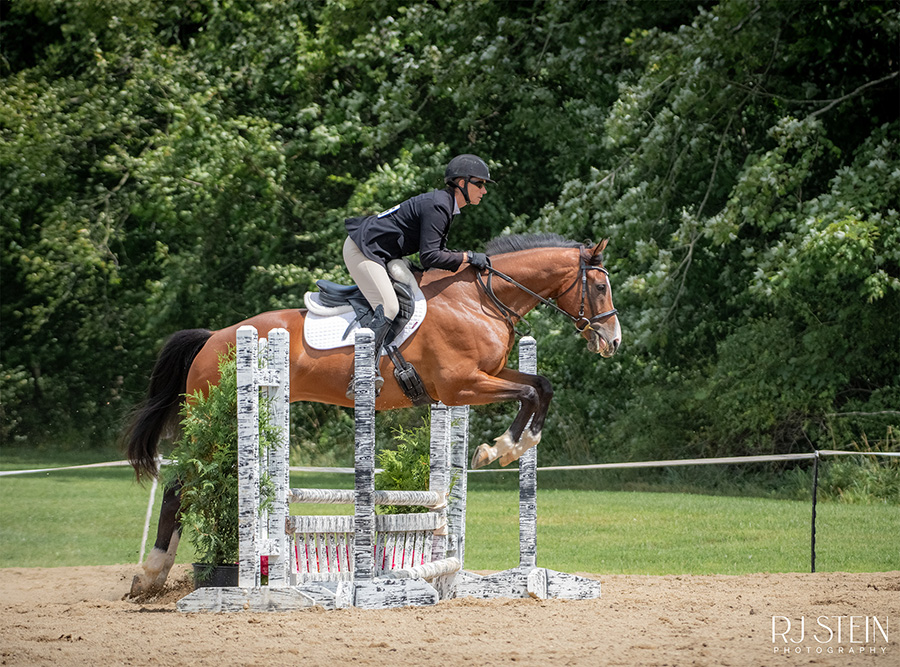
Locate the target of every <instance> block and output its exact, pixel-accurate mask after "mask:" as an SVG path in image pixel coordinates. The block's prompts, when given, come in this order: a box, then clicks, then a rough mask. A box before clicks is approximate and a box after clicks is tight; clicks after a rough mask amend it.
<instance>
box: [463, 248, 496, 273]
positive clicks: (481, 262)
mask: <svg viewBox="0 0 900 667" xmlns="http://www.w3.org/2000/svg"><path fill="white" fill-rule="evenodd" d="M467 254H468V256H469V264H471V265H472V266H474V267H475V268H476V269H478V270H479V271H484V270H485V269H486V268H487V267H488V265H489V264H490V263H491V261H490V260H489V259H488V256H487V255H485V254H484V253H483V252H472V251H471V250H469V251H468V253H467Z"/></svg>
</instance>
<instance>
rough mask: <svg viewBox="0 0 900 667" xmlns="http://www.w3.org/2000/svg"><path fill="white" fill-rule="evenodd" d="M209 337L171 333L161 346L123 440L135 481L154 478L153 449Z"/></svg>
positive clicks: (206, 334) (190, 332)
mask: <svg viewBox="0 0 900 667" xmlns="http://www.w3.org/2000/svg"><path fill="white" fill-rule="evenodd" d="M210 336H212V332H210V331H207V330H206V329H187V330H185V331H179V332H178V333H175V334H172V335H171V336H170V337H169V339H168V340H167V341H166V343H165V345H163V348H162V350H160V352H159V356H158V357H157V358H156V365H155V366H154V367H153V373H152V374H151V376H150V388H149V389H148V390H147V398H145V399H144V401H143V402H142V403H140V404H139V405H138V406H137V407H136V408H135V409H134V412H133V413H132V415H131V418H130V419H129V422H128V426H127V427H126V429H125V433H124V441H125V447H126V449H127V451H128V461H129V462H130V463H131V465H132V466H134V472H135V474H136V475H137V478H138V480H140V479H141V477H142V476H147V477H156V474H157V470H156V447H157V444H158V443H159V439H160V437H161V436H162V434H163V432H164V431H165V430H166V428H167V427H168V426H169V425H171V424H173V422H174V421H175V420H176V419H177V418H178V412H179V405H180V404H181V399H182V396H183V395H184V392H185V389H186V387H187V376H188V371H189V370H190V368H191V364H192V363H193V361H194V358H195V357H196V356H197V354H199V352H200V350H201V349H202V348H203V346H204V345H205V344H206V341H207V340H209V337H210Z"/></svg>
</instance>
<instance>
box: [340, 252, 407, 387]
mask: <svg viewBox="0 0 900 667" xmlns="http://www.w3.org/2000/svg"><path fill="white" fill-rule="evenodd" d="M344 262H345V263H346V264H347V270H348V271H349V272H350V275H351V276H352V277H353V280H354V281H355V282H356V284H357V286H358V287H359V289H360V291H361V292H362V293H363V296H365V297H366V300H368V302H369V305H371V306H372V308H373V309H374V310H375V317H374V319H373V320H372V324H371V326H372V331H373V333H374V334H375V360H376V361H375V394H376V396H377V395H378V393H379V392H380V391H381V387H382V385H383V384H384V378H383V377H381V372H380V370H379V360H380V359H381V348H382V346H383V345H385V344H389V343H390V342H391V340H393V338H394V336H389V332H390V329H391V325H392V324H393V323H394V318H396V317H397V314H398V313H399V312H400V302H399V301H398V300H397V293H396V292H395V291H394V284H393V283H392V282H391V279H390V277H389V276H388V273H387V269H385V267H384V266H382V265H381V264H379V263H378V262H374V261H372V260H371V259H369V258H367V257H366V256H365V255H363V253H362V251H361V250H360V249H359V248H358V247H357V245H356V243H354V242H353V240H352V239H351V238H350V237H347V240H346V241H344ZM387 338H390V340H387ZM353 393H354V389H353V380H352V378H351V380H350V386H349V387H347V396H348V398H349V397H351V396H352V395H353Z"/></svg>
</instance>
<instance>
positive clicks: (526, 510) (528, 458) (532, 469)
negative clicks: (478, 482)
mask: <svg viewBox="0 0 900 667" xmlns="http://www.w3.org/2000/svg"><path fill="white" fill-rule="evenodd" d="M519 371H521V372H522V373H528V374H529V375H537V341H536V340H535V339H534V338H532V337H531V336H525V337H524V338H522V339H521V340H520V341H519ZM525 428H526V429H529V428H531V420H529V421H528V425H527V426H526V427H525ZM536 566H537V445H535V446H534V447H532V448H530V449H528V450H526V451H525V453H524V454H522V456H521V457H520V458H519V567H523V568H530V567H536Z"/></svg>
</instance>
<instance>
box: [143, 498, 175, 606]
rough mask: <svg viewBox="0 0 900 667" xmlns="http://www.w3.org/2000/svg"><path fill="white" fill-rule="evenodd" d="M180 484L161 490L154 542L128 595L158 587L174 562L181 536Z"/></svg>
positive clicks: (163, 581)
mask: <svg viewBox="0 0 900 667" xmlns="http://www.w3.org/2000/svg"><path fill="white" fill-rule="evenodd" d="M180 494H181V486H180V485H179V486H176V487H166V489H165V491H164V492H163V500H162V507H161V508H160V510H159V524H158V525H157V528H156V543H155V544H154V545H153V549H152V550H151V551H150V554H149V555H148V556H147V560H146V561H145V562H144V565H143V568H144V572H143V574H138V575H135V577H134V579H133V580H132V582H131V593H130V595H131V597H136V596H138V595H142V594H145V593H153V592H156V591H158V590H161V589H162V587H163V585H165V583H166V578H167V577H168V576H169V570H171V569H172V566H173V565H174V564H175V553H176V552H177V551H178V540H179V539H180V536H181V521H180V516H179V514H180V512H181V496H180Z"/></svg>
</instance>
